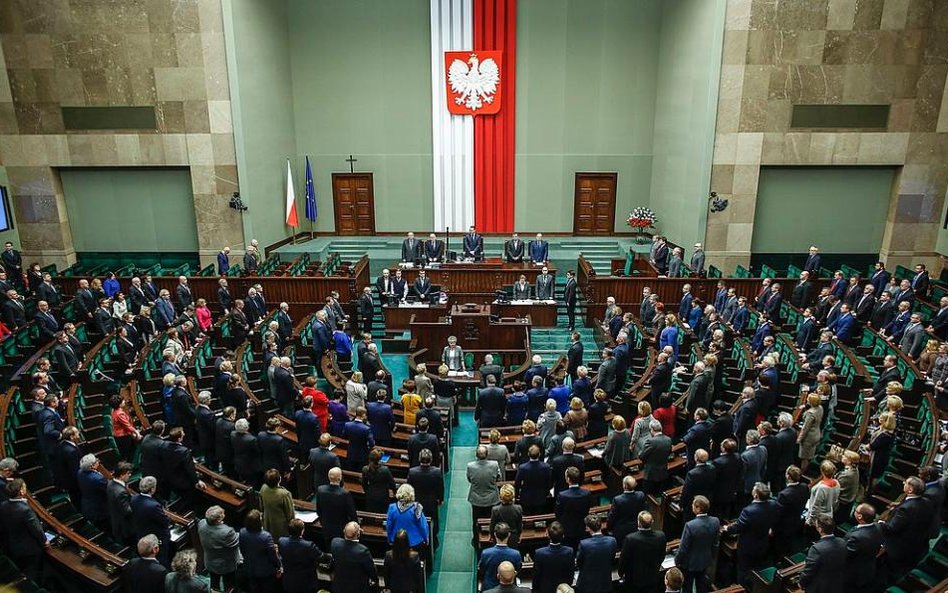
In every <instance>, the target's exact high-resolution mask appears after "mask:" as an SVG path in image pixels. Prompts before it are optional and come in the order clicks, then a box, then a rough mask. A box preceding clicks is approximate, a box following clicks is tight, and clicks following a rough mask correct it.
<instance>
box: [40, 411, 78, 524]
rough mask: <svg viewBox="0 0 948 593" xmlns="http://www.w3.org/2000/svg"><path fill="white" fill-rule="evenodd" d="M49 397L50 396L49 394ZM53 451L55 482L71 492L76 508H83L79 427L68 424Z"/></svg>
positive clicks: (70, 495)
mask: <svg viewBox="0 0 948 593" xmlns="http://www.w3.org/2000/svg"><path fill="white" fill-rule="evenodd" d="M47 397H48V396H47ZM54 451H55V452H54V453H53V456H52V458H53V462H54V463H53V466H52V470H53V471H52V474H53V482H54V483H55V484H56V486H57V487H58V488H59V489H61V490H65V491H66V492H67V493H68V494H69V499H70V500H72V504H73V505H74V506H75V507H76V508H81V501H82V491H81V490H80V488H79V464H80V460H81V459H82V450H81V449H80V448H79V429H78V428H76V427H75V426H67V427H66V428H64V429H63V431H62V440H61V441H60V442H59V443H58V444H57V445H56V448H55V449H54Z"/></svg>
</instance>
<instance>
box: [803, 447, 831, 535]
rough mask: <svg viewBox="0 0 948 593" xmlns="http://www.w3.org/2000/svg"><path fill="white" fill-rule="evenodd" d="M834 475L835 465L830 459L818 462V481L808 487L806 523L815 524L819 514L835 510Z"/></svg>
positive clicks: (829, 513) (827, 513) (826, 513)
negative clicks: (808, 500)
mask: <svg viewBox="0 0 948 593" xmlns="http://www.w3.org/2000/svg"><path fill="white" fill-rule="evenodd" d="M834 475H836V466H835V465H833V462H832V461H829V460H825V461H823V463H821V464H820V481H819V482H817V483H816V484H814V485H813V488H811V489H810V503H809V504H808V505H807V509H808V510H807V515H806V522H807V525H816V520H817V518H819V517H820V515H829V516H830V517H832V516H833V514H834V513H835V512H836V505H838V504H839V482H837V481H836V478H834V477H833V476H834Z"/></svg>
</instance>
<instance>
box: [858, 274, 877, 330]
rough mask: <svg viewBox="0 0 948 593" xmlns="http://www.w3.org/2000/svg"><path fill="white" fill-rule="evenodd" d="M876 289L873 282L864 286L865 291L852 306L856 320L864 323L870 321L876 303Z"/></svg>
mask: <svg viewBox="0 0 948 593" xmlns="http://www.w3.org/2000/svg"><path fill="white" fill-rule="evenodd" d="M874 291H875V288H873V287H872V285H871V284H866V286H865V287H864V288H863V293H862V294H861V295H860V296H859V297H858V298H857V299H856V303H855V305H854V306H853V307H852V310H853V315H855V316H856V321H858V322H859V323H861V324H863V325H865V324H867V323H869V320H870V319H871V318H872V311H873V308H874V307H875V305H876V295H875V294H874Z"/></svg>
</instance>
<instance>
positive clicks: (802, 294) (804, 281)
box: [790, 271, 813, 309]
mask: <svg viewBox="0 0 948 593" xmlns="http://www.w3.org/2000/svg"><path fill="white" fill-rule="evenodd" d="M812 287H813V284H812V283H811V282H810V273H809V272H807V271H803V272H800V282H798V283H797V284H796V286H794V287H793V291H792V292H791V293H790V304H791V305H793V306H794V307H797V308H798V309H802V308H803V307H806V306H807V305H809V304H810V289H811V288H812Z"/></svg>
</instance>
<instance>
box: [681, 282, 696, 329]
mask: <svg viewBox="0 0 948 593" xmlns="http://www.w3.org/2000/svg"><path fill="white" fill-rule="evenodd" d="M681 292H682V295H681V302H680V303H679V304H678V319H679V320H681V321H682V322H687V321H688V314H689V313H691V301H692V300H694V297H693V296H692V295H691V285H690V284H685V285H684V286H682V287H681Z"/></svg>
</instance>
